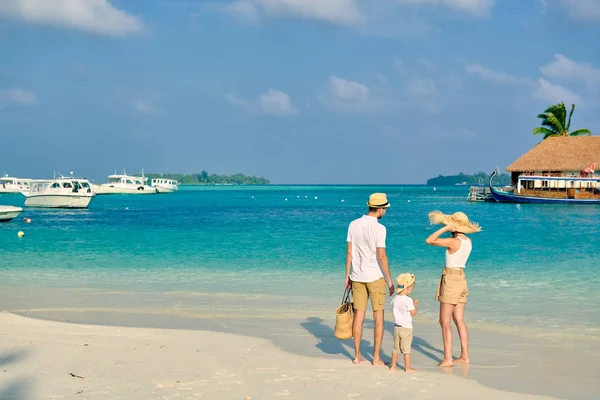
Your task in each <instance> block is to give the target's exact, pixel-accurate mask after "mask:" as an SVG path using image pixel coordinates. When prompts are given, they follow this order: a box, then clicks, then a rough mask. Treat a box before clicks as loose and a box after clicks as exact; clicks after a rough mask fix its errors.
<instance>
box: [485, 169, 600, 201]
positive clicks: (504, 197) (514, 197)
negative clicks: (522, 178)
mask: <svg viewBox="0 0 600 400" xmlns="http://www.w3.org/2000/svg"><path fill="white" fill-rule="evenodd" d="M495 175H496V171H494V172H493V173H492V175H491V176H490V183H489V188H490V192H491V194H492V197H493V198H494V200H495V201H497V202H499V203H529V204H600V199H569V198H555V197H535V196H525V195H521V194H515V193H508V192H504V191H501V190H497V189H494V188H493V187H492V179H493V178H494V176H495Z"/></svg>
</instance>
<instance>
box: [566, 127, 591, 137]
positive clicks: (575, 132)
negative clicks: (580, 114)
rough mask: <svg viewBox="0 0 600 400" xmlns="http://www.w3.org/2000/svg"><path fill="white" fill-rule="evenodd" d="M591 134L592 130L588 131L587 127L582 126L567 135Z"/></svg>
mask: <svg viewBox="0 0 600 400" xmlns="http://www.w3.org/2000/svg"><path fill="white" fill-rule="evenodd" d="M584 135H587V136H592V131H590V130H589V129H586V128H582V129H577V130H576V131H573V132H571V133H569V136H584Z"/></svg>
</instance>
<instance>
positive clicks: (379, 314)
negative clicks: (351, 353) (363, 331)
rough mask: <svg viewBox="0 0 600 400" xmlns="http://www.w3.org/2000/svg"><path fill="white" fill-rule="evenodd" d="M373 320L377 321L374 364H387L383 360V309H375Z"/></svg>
mask: <svg viewBox="0 0 600 400" xmlns="http://www.w3.org/2000/svg"><path fill="white" fill-rule="evenodd" d="M373 321H375V329H374V335H373V336H374V337H373V339H374V342H375V348H374V349H373V365H385V363H384V362H383V361H381V354H380V353H381V342H383V310H377V311H373Z"/></svg>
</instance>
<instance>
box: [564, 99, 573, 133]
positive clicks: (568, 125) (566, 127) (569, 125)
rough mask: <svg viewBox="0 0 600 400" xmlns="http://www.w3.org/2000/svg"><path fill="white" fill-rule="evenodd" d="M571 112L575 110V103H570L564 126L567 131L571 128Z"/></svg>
mask: <svg viewBox="0 0 600 400" xmlns="http://www.w3.org/2000/svg"><path fill="white" fill-rule="evenodd" d="M573 112H575V104H571V112H570V113H569V120H568V121H567V126H565V129H566V131H567V132H568V131H569V129H571V117H572V116H573Z"/></svg>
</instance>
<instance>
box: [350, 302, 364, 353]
mask: <svg viewBox="0 0 600 400" xmlns="http://www.w3.org/2000/svg"><path fill="white" fill-rule="evenodd" d="M366 311H367V310H354V321H353V322H352V336H354V360H352V362H353V363H354V364H358V363H359V362H361V361H362V356H361V355H360V342H361V341H362V334H363V322H364V321H365V313H366Z"/></svg>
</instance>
